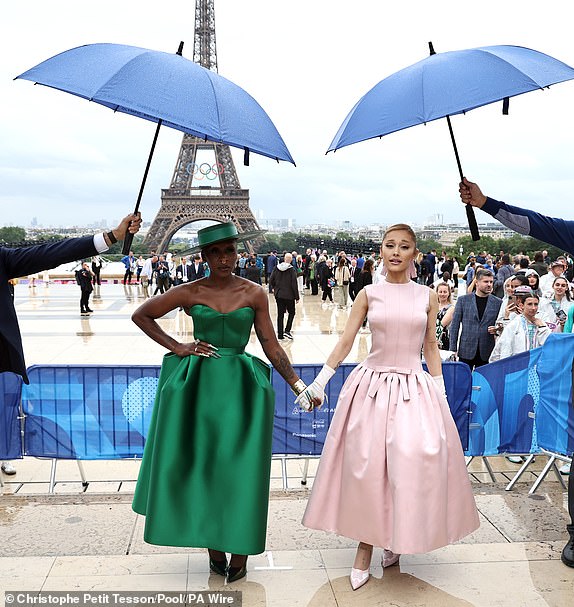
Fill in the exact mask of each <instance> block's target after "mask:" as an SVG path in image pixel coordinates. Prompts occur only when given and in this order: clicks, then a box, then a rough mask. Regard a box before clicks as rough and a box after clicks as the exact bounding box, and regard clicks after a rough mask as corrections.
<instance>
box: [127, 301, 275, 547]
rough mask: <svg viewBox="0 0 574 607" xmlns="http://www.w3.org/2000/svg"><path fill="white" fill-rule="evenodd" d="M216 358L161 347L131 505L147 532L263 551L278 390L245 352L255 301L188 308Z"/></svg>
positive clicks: (169, 542)
mask: <svg viewBox="0 0 574 607" xmlns="http://www.w3.org/2000/svg"><path fill="white" fill-rule="evenodd" d="M190 313H191V316H192V318H193V324H194V335H195V337H196V338H199V339H201V340H202V341H206V342H208V343H210V344H213V345H214V346H216V347H217V348H219V350H218V353H219V354H220V355H221V358H203V357H198V356H188V357H186V358H180V357H178V356H176V355H175V354H166V355H165V356H164V359H163V364H162V368H161V373H160V378H159V385H158V389H157V394H156V399H155V404H154V411H153V414H152V419H151V421H150V427H149V431H148V436H147V438H146V444H145V449H144V455H143V459H142V464H141V469H140V473H139V478H138V482H137V486H136V490H135V495H134V500H133V504H132V507H133V509H134V510H135V512H137V513H139V514H143V515H145V517H146V521H145V530H144V540H145V541H146V542H148V543H150V544H159V545H162V546H195V547H203V548H213V549H215V550H221V551H224V552H233V553H236V554H259V553H261V552H263V551H264V550H265V535H266V530H267V509H268V503H269V475H270V467H271V446H272V437H273V414H274V407H275V392H274V390H273V388H272V387H271V383H270V379H271V369H270V367H269V365H267V364H266V363H265V362H263V361H262V360H260V359H259V358H256V357H255V356H251V355H250V354H246V353H245V352H244V348H245V345H246V344H247V342H248V341H249V336H250V333H251V327H252V326H253V320H254V315H255V313H254V311H253V309H252V308H248V307H245V308H239V309H237V310H234V311H233V312H230V313H228V314H221V313H220V312H217V311H215V310H213V309H212V308H210V307H208V306H205V305H195V306H193V307H192V308H191V310H190Z"/></svg>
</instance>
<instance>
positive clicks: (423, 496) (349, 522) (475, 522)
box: [303, 224, 479, 590]
mask: <svg viewBox="0 0 574 607" xmlns="http://www.w3.org/2000/svg"><path fill="white" fill-rule="evenodd" d="M417 253H418V250H417V247H416V237H415V234H414V232H413V230H412V229H411V228H410V227H409V226H407V225H405V224H397V225H395V226H391V227H390V228H389V229H388V230H387V231H386V233H385V235H384V238H383V244H382V246H381V256H382V259H383V263H384V268H385V273H386V276H385V280H382V281H380V282H379V283H378V284H373V285H369V286H367V287H365V288H364V289H363V290H361V291H360V293H359V294H358V295H357V298H356V299H355V302H354V303H353V308H352V311H351V314H350V316H349V320H348V321H347V325H346V327H345V331H344V333H343V335H342V336H341V338H340V340H339V342H338V343H337V345H336V346H335V348H334V349H333V351H332V352H331V354H330V356H329V358H328V359H327V362H326V364H325V366H324V367H323V369H322V370H321V372H320V373H319V375H318V376H317V377H316V379H315V381H314V382H313V383H312V384H311V385H310V386H309V387H308V388H307V391H306V394H307V395H308V396H310V397H311V398H312V399H313V402H314V403H315V404H316V405H318V404H320V403H322V402H323V399H324V389H325V386H326V384H327V382H328V381H329V379H330V377H331V376H332V375H333V374H334V373H335V369H336V368H337V367H338V366H339V365H340V364H341V363H342V362H343V361H344V360H345V358H346V356H347V355H348V354H349V352H350V350H351V347H352V345H353V341H354V339H355V335H356V334H357V332H358V331H359V329H360V327H361V324H362V322H363V320H364V318H365V316H368V318H369V325H370V328H371V333H372V348H371V352H370V353H369V355H368V356H367V358H366V359H365V360H364V361H363V362H362V363H361V364H359V365H358V366H357V367H356V368H355V369H354V370H353V372H352V373H351V375H350V376H349V377H348V379H347V381H346V382H345V384H344V386H343V388H342V389H341V393H340V395H339V401H338V403H337V408H336V411H335V415H334V416H333V420H332V422H331V426H330V428H329V432H328V435H327V439H326V441H325V446H324V449H323V453H322V455H321V461H320V464H319V469H318V471H317V476H316V478H315V482H314V484H313V490H312V492H311V497H310V498H309V503H308V505H307V509H306V511H305V515H304V517H303V525H305V526H306V527H310V528H313V529H322V530H324V531H331V532H334V533H337V534H339V535H342V536H345V537H349V538H353V539H355V540H358V541H359V546H358V548H357V554H356V557H355V562H354V564H353V568H352V570H351V578H350V581H351V586H352V587H353V590H356V589H357V588H359V587H361V586H362V585H363V584H365V583H366V582H367V581H368V580H369V567H370V562H371V556H372V552H373V546H379V547H381V548H383V558H382V565H383V568H384V567H387V566H390V565H393V564H395V563H396V562H398V560H399V555H400V554H414V553H422V552H429V551H431V550H435V549H436V548H440V547H441V546H445V545H447V544H450V543H452V542H455V541H457V540H459V539H461V538H462V537H464V536H466V535H468V534H469V533H471V532H472V531H474V530H475V529H477V528H478V526H479V519H478V513H477V510H476V505H475V502H474V496H473V493H472V488H471V485H470V481H469V478H468V473H467V471H466V465H465V461H464V454H463V451H462V446H461V443H460V439H459V436H458V432H457V429H456V426H455V424H454V421H453V419H452V416H451V413H450V409H449V406H448V403H447V400H446V394H445V388H444V381H443V377H442V366H441V359H440V354H439V351H438V347H437V342H436V334H435V323H436V316H437V311H438V301H437V296H436V293H435V292H434V291H433V290H432V289H429V288H428V287H426V286H424V285H420V284H417V283H416V282H413V281H412V280H411V272H412V270H413V269H414V259H415V257H416V255H417ZM421 348H422V350H423V353H424V358H425V361H426V364H427V366H428V369H429V373H426V372H425V371H423V368H422V361H421ZM383 571H384V569H383Z"/></svg>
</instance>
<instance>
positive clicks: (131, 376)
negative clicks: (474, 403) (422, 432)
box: [22, 363, 471, 459]
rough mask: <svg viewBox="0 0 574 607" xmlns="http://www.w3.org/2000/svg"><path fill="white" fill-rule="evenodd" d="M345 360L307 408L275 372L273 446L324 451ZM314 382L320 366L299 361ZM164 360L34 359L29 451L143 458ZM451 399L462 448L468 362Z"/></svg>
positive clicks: (347, 369) (455, 373)
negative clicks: (80, 362)
mask: <svg viewBox="0 0 574 607" xmlns="http://www.w3.org/2000/svg"><path fill="white" fill-rule="evenodd" d="M355 366H356V365H354V364H345V365H341V366H340V367H339V369H338V370H337V373H336V374H335V375H334V376H333V378H332V379H331V381H330V382H329V385H328V387H327V399H328V400H327V402H326V403H325V404H324V406H323V407H322V408H321V409H320V410H315V411H313V413H310V414H309V413H305V412H302V411H300V410H299V407H298V406H297V405H295V403H294V399H295V397H294V396H293V393H292V392H291V389H290V388H289V386H288V385H287V384H286V382H285V381H284V380H283V379H282V378H281V376H280V375H279V374H278V373H276V372H273V374H272V383H273V387H274V388H275V393H276V405H275V421H274V432H273V453H275V454H296V455H320V454H321V451H322V449H323V444H324V442H325V437H326V435H327V430H328V429H329V425H330V423H331V419H332V416H333V413H334V411H335V407H336V404H337V398H338V396H339V392H340V391H341V388H342V386H343V383H344V382H345V380H346V379H347V377H348V376H349V374H350V373H351V371H352V370H353V369H354V368H355ZM294 369H295V371H296V373H297V374H298V375H299V376H300V377H301V378H302V379H303V381H305V382H306V383H311V382H312V381H313V379H314V378H315V376H316V375H317V373H318V372H319V371H320V369H321V365H294ZM159 370H160V367H159V366H149V367H143V366H142V367H132V366H120V367H118V366H95V365H94V366H90V365H87V366H77V365H54V366H43V365H36V366H33V367H30V369H29V370H28V376H29V378H30V384H29V385H27V386H24V388H23V390H22V402H23V409H24V412H25V414H26V416H27V417H26V425H25V445H26V455H32V456H37V457H53V458H58V459H116V458H126V457H141V455H142V454H143V447H144V442H145V437H146V435H147V430H148V427H149V422H150V419H151V412H152V409H153V403H154V398H155V392H156V388H157V383H158V377H159ZM443 373H444V377H445V385H446V388H447V394H448V397H449V404H450V406H451V411H452V413H453V417H454V419H455V422H456V425H457V428H458V431H459V434H460V437H461V442H462V444H463V448H466V447H467V443H468V423H469V404H470V387H471V374H470V371H469V369H468V367H467V366H466V365H465V364H463V363H444V364H443Z"/></svg>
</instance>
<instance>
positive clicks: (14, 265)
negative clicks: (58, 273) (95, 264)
mask: <svg viewBox="0 0 574 607" xmlns="http://www.w3.org/2000/svg"><path fill="white" fill-rule="evenodd" d="M96 253H97V250H96V247H95V246H94V237H93V236H83V237H82V238H66V239H64V240H61V241H59V242H55V243H50V244H40V245H35V246H33V247H22V248H19V249H8V248H4V247H2V248H1V249H0V257H1V259H0V263H1V264H2V266H3V268H4V271H5V272H6V276H7V278H19V277H20V276H27V275H28V274H35V273H36V272H41V271H42V270H49V269H52V268H55V267H57V266H59V265H61V264H63V263H67V262H70V261H77V260H79V259H84V258H85V257H91V256H92V255H95V254H96Z"/></svg>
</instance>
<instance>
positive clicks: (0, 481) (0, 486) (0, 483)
mask: <svg viewBox="0 0 574 607" xmlns="http://www.w3.org/2000/svg"><path fill="white" fill-rule="evenodd" d="M0 489H4V477H3V476H2V472H0Z"/></svg>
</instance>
